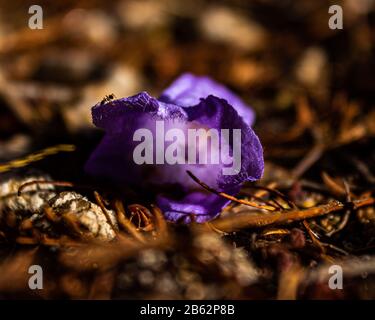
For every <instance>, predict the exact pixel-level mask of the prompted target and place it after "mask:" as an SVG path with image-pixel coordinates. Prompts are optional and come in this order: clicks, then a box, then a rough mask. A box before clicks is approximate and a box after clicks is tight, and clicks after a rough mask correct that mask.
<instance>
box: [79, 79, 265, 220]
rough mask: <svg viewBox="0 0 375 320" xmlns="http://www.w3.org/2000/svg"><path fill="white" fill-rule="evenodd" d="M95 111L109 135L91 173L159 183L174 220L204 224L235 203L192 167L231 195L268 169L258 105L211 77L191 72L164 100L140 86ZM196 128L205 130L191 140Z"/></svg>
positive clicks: (136, 182) (138, 182) (120, 180)
mask: <svg viewBox="0 0 375 320" xmlns="http://www.w3.org/2000/svg"><path fill="white" fill-rule="evenodd" d="M92 114H93V122H94V124H95V125H96V126H97V127H100V128H102V129H104V130H105V131H106V134H105V136H104V138H103V140H102V141H101V143H100V144H99V146H98V147H97V148H96V149H95V150H94V152H93V153H92V155H91V156H90V158H89V160H88V162H87V163H86V166H85V170H86V172H87V173H88V174H89V175H92V176H94V177H96V178H101V179H106V180H108V181H110V182H112V183H115V184H118V185H124V184H126V185H137V186H143V187H145V186H146V187H147V188H150V187H151V186H156V187H157V188H158V192H157V193H158V195H157V204H158V205H159V206H160V208H161V209H162V210H163V212H164V214H165V216H166V218H167V219H169V220H171V221H183V222H185V223H188V222H191V221H196V222H200V223H201V222H205V221H208V220H210V219H212V218H214V217H216V216H217V215H218V214H219V213H220V211H221V209H222V208H223V207H224V206H225V205H226V204H227V203H228V202H229V200H228V199H225V198H222V197H220V196H218V195H217V194H212V193H209V192H208V191H207V190H204V189H201V188H199V186H197V184H196V183H195V182H194V181H193V180H192V179H190V178H189V176H188V175H187V173H186V171H190V172H193V173H194V175H195V176H196V177H198V178H199V179H200V180H201V181H204V182H206V183H207V184H209V185H210V186H212V187H213V188H215V189H217V190H220V191H223V192H225V193H227V194H231V195H234V194H236V193H238V191H239V189H240V187H241V184H242V183H243V182H244V181H255V180H258V179H260V177H261V176H262V174H263V168H264V161H263V149H262V146H261V144H260V142H259V139H258V137H257V136H256V134H255V133H254V131H253V130H252V129H251V127H250V124H251V123H252V121H253V119H254V115H253V111H252V110H251V109H250V107H248V106H246V105H245V104H244V102H242V101H241V100H240V99H239V98H238V97H237V96H236V95H235V94H233V93H232V92H230V91H229V90H228V89H227V88H225V87H223V86H222V85H219V84H217V83H216V82H214V81H213V80H211V79H209V78H207V77H195V76H193V75H191V74H185V75H182V76H181V77H180V78H179V79H177V80H176V81H175V82H174V83H173V84H172V85H171V86H170V87H169V88H167V89H166V90H165V91H164V93H163V94H162V95H161V97H160V98H159V99H155V98H153V97H151V96H150V95H149V94H147V93H146V92H141V93H139V94H137V95H135V96H132V97H128V98H122V99H118V100H111V101H107V102H105V103H103V104H101V103H99V104H97V105H95V106H94V107H93V108H92ZM160 122H162V123H163V126H162V128H163V132H160V129H159V128H161V126H158V124H159V123H160ZM164 130H165V132H164ZM193 130H196V131H193ZM192 132H193V133H194V132H195V133H196V132H198V133H199V134H196V135H195V136H194V139H192V140H191V139H185V137H190V135H191V134H192ZM236 133H237V134H236ZM238 133H240V134H238ZM209 142H210V143H209ZM215 142H217V143H215ZM236 151H238V152H236ZM191 153H193V155H194V156H193V157H190V155H191ZM237 157H239V162H238V161H237V162H236V160H238V159H237ZM165 158H166V161H164V160H165ZM171 187H172V190H173V191H174V192H173V194H172V193H171V192H170V190H171ZM167 190H168V191H167Z"/></svg>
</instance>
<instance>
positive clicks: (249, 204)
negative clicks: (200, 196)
mask: <svg viewBox="0 0 375 320" xmlns="http://www.w3.org/2000/svg"><path fill="white" fill-rule="evenodd" d="M186 172H187V174H188V175H189V176H190V177H191V178H192V179H193V180H194V181H195V182H196V183H198V184H199V185H200V186H202V187H203V188H204V189H206V190H207V191H210V192H212V193H214V194H216V195H218V196H221V197H223V198H226V199H228V200H231V201H234V202H237V203H240V204H244V205H247V206H250V207H254V208H258V209H263V210H268V211H275V210H276V209H275V207H271V206H264V205H260V204H258V203H256V202H252V201H248V200H243V199H238V198H236V197H234V196H231V195H230V194H227V193H225V192H220V191H217V190H215V189H213V188H211V187H209V186H208V185H206V184H205V183H204V182H202V181H200V180H199V179H198V178H197V177H196V176H195V175H194V174H192V173H191V172H190V171H189V170H187V171H186Z"/></svg>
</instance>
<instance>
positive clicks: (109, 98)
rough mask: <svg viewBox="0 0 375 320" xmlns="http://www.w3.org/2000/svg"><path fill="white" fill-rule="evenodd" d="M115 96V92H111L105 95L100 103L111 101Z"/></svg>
mask: <svg viewBox="0 0 375 320" xmlns="http://www.w3.org/2000/svg"><path fill="white" fill-rule="evenodd" d="M115 98H116V96H115V95H114V94H113V93H111V94H109V95H107V96H105V97H104V98H103V99H102V101H101V102H100V105H103V104H105V103H107V102H110V101H112V100H113V99H115Z"/></svg>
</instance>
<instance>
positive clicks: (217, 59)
mask: <svg viewBox="0 0 375 320" xmlns="http://www.w3.org/2000/svg"><path fill="white" fill-rule="evenodd" d="M33 4H35V1H20V0H13V1H0V9H1V10H0V159H2V160H7V158H8V159H9V158H14V157H16V156H19V155H20V154H23V153H25V152H27V151H30V150H31V149H33V148H35V145H37V146H38V147H40V145H48V144H51V142H52V141H53V140H55V142H59V141H65V142H66V141H67V140H69V139H74V138H73V137H74V136H75V135H76V134H77V133H78V132H85V131H86V130H87V129H89V128H91V127H92V125H91V115H90V108H91V106H93V105H94V104H96V103H97V102H98V101H100V100H101V99H102V98H103V97H104V96H105V95H108V94H111V93H113V94H115V95H116V96H117V97H123V96H129V95H133V94H135V93H137V92H139V91H141V90H146V91H149V92H150V93H151V94H154V95H156V96H158V94H159V93H160V92H161V90H162V89H163V88H165V87H166V86H167V85H168V84H169V83H170V82H171V81H172V80H173V79H174V78H176V77H177V76H178V75H179V74H181V73H182V72H184V71H189V72H193V73H196V74H204V75H209V76H211V77H213V78H214V79H216V80H218V81H220V82H223V83H224V84H226V85H227V86H229V87H230V88H232V89H233V90H234V91H235V92H237V93H238V94H240V96H241V97H242V98H243V99H244V100H245V101H246V102H247V103H249V104H250V105H251V106H252V107H253V108H254V109H255V110H256V112H257V118H258V121H257V124H256V128H257V127H259V134H260V135H261V137H262V136H263V137H264V138H263V139H264V143H265V144H266V146H267V145H268V144H270V148H266V155H268V153H267V152H268V151H269V152H270V153H269V156H278V155H279V153H280V152H279V153H278V151H279V150H278V149H277V148H275V149H273V148H272V146H273V142H275V139H274V138H275V137H276V136H278V135H279V134H280V133H282V132H285V131H286V130H287V128H289V127H290V126H292V125H293V123H295V122H296V117H295V116H296V113H297V112H298V111H296V110H297V109H298V108H296V105H298V104H301V103H309V105H310V107H311V108H312V110H313V111H315V112H316V113H317V114H318V115H319V118H321V119H322V118H324V117H328V116H330V115H332V112H333V113H334V116H333V117H331V118H329V121H330V122H329V123H330V125H331V127H332V128H330V129H329V130H331V129H333V127H335V128H334V129H336V126H337V122H338V121H339V120H340V119H339V118H338V114H339V113H340V112H341V113H342V112H343V111H342V108H341V107H342V105H345V104H346V105H347V104H351V105H352V106H351V107H350V110H351V111H344V113H347V112H351V113H353V114H354V115H353V116H351V117H352V118H353V117H358V116H360V115H363V114H365V115H366V116H367V115H368V113H369V112H370V111H371V107H372V106H373V104H374V100H373V99H374V95H375V93H374V88H375V76H374V70H375V65H374V64H375V59H374V37H375V32H374V28H375V12H374V1H373V0H343V1H341V0H337V1H325V0H319V1H310V0H301V1H288V0H285V1H276V0H275V1H273V0H252V1H241V0H232V1H208V0H207V1H205V0H195V1H173V0H160V1H151V0H150V1H143V0H137V1H135V0H134V1H96V0H82V1H39V2H38V5H40V6H41V7H42V9H43V29H42V30H38V29H36V30H31V29H30V28H29V27H28V21H29V18H30V17H31V16H32V14H29V13H28V10H29V7H30V6H31V5H33ZM332 4H336V5H341V6H342V8H343V15H344V28H343V30H331V29H330V28H329V26H328V20H329V18H330V16H331V15H330V14H329V13H328V8H329V6H330V5H332ZM302 100H303V101H305V102H301V101H302ZM353 105H355V106H353ZM346 107H347V106H346ZM345 110H346V109H345ZM340 116H342V114H341V115H340ZM263 119H266V120H267V121H262V120H263ZM371 119H372V120H373V116H372V118H371ZM297 120H298V119H297ZM320 121H321V120H320ZM327 130H328V129H327ZM353 134H354V133H353ZM356 134H358V132H357V133H356ZM308 139H309V138H308V137H304V139H303V140H302V144H306V143H307V142H308V141H309V140H308ZM280 142H281V141H280ZM300 147H301V148H305V147H306V146H304V145H302V146H300ZM268 149H269V150H268ZM292 149H293V150H291V154H292V153H293V152H294V154H295V156H297V157H298V156H300V155H301V154H303V152H304V151H301V150H300V151H298V150H297V149H298V148H297V144H296V143H294V146H293V148H292ZM291 157H292V155H291Z"/></svg>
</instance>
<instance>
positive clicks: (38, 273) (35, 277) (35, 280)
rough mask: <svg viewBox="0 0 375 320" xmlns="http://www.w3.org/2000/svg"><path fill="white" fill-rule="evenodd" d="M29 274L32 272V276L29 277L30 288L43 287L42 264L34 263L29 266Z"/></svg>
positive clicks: (40, 288)
mask: <svg viewBox="0 0 375 320" xmlns="http://www.w3.org/2000/svg"><path fill="white" fill-rule="evenodd" d="M28 273H29V274H32V276H31V277H30V278H29V282H28V285H29V288H30V289H31V290H35V289H39V290H42V289H43V269H42V267H41V266H40V265H37V264H33V265H32V266H30V267H29V270H28Z"/></svg>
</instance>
